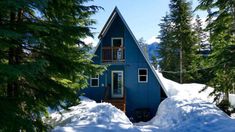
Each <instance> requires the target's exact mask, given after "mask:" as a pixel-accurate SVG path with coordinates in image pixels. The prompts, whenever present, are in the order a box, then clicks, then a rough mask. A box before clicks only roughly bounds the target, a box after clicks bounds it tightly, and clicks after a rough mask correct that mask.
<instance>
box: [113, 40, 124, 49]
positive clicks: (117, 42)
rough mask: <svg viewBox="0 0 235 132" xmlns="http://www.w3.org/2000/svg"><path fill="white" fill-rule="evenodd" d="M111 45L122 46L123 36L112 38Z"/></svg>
mask: <svg viewBox="0 0 235 132" xmlns="http://www.w3.org/2000/svg"><path fill="white" fill-rule="evenodd" d="M112 46H113V47H123V38H112Z"/></svg>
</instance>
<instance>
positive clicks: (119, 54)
mask: <svg viewBox="0 0 235 132" xmlns="http://www.w3.org/2000/svg"><path fill="white" fill-rule="evenodd" d="M102 62H103V63H110V62H111V63H120V62H125V48H124V47H103V48H102Z"/></svg>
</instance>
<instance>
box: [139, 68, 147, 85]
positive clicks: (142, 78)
mask: <svg viewBox="0 0 235 132" xmlns="http://www.w3.org/2000/svg"><path fill="white" fill-rule="evenodd" d="M138 82H139V83H147V82H148V69H147V68H139V69H138Z"/></svg>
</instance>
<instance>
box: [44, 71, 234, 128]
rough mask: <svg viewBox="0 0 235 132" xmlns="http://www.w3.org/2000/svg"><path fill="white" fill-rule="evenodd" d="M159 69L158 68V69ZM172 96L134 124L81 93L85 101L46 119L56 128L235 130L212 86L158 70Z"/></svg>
mask: <svg viewBox="0 0 235 132" xmlns="http://www.w3.org/2000/svg"><path fill="white" fill-rule="evenodd" d="M156 72H157V71H156ZM157 74H158V76H159V77H160V79H161V81H162V83H163V85H164V86H165V88H166V92H167V95H168V98H167V99H165V100H164V101H163V102H162V103H161V104H160V106H159V108H158V112H157V113H156V116H155V117H154V118H153V119H152V120H150V121H148V122H140V123H136V124H132V123H131V122H130V121H129V119H128V118H127V117H126V115H125V114H124V113H123V112H122V111H120V110H118V109H117V108H115V107H114V106H112V105H111V104H109V103H96V102H95V101H92V100H90V99H88V98H85V97H81V100H82V101H81V104H80V105H77V106H74V107H71V108H70V109H71V110H70V111H62V113H63V115H60V114H59V113H56V112H55V113H52V114H51V119H47V120H45V122H47V123H49V124H52V125H53V126H56V127H55V128H54V129H53V130H52V131H54V132H64V131H65V132H75V131H79V132H103V131H117V132H119V131H128V132H129V131H131V132H139V131H144V132H145V131H160V132H189V131H190V132H201V131H203V132H211V131H216V132H234V131H235V120H234V119H231V118H230V117H229V116H227V115H226V114H225V113H223V112H222V111H221V110H219V109H218V108H217V107H216V106H215V105H214V104H213V103H211V102H212V100H213V99H212V98H211V97H210V98H208V95H209V93H210V92H211V91H212V90H213V89H212V88H209V89H207V90H206V91H203V92H200V93H199V91H201V89H202V88H204V86H205V85H202V84H178V83H176V82H173V81H171V80H168V79H165V78H164V77H162V75H161V74H160V73H158V72H157Z"/></svg>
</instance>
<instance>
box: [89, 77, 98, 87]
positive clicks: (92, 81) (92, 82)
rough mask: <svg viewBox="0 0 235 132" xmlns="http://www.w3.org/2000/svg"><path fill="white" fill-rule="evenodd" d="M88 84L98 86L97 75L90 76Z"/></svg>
mask: <svg viewBox="0 0 235 132" xmlns="http://www.w3.org/2000/svg"><path fill="white" fill-rule="evenodd" d="M90 86H91V87H99V76H94V77H91V79H90Z"/></svg>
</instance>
